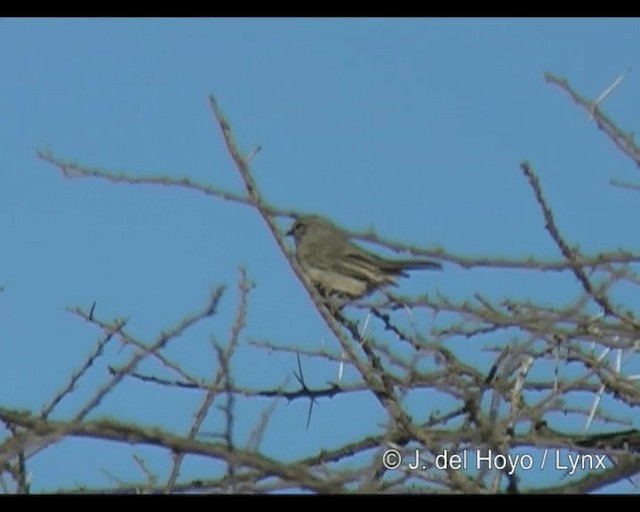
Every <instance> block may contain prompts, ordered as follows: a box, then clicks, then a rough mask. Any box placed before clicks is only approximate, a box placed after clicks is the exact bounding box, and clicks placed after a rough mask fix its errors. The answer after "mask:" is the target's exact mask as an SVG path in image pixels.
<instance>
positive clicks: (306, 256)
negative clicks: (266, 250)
mask: <svg viewBox="0 0 640 512" xmlns="http://www.w3.org/2000/svg"><path fill="white" fill-rule="evenodd" d="M286 235H287V236H292V237H293V239H294V241H295V245H296V251H295V258H296V261H297V262H298V264H299V265H300V268H301V269H302V271H303V272H304V273H305V274H306V275H307V277H308V278H309V279H310V281H311V282H312V283H313V284H314V286H315V287H316V288H317V289H318V291H319V292H320V293H321V294H323V295H325V296H338V297H341V298H346V299H349V300H354V299H358V298H361V297H363V296H366V295H368V294H370V293H372V292H374V291H375V290H377V289H379V288H382V287H384V286H387V285H392V286H397V282H396V279H397V278H398V277H408V274H407V272H406V271H407V270H418V269H428V270H440V269H441V268H442V265H441V264H440V263H438V262H437V261H433V260H430V259H387V258H384V257H382V256H379V255H377V254H374V253H372V252H369V251H367V250H366V249H364V248H362V247H360V246H358V245H356V244H355V243H353V242H352V241H351V240H350V238H351V236H350V235H349V234H348V233H347V232H345V231H344V230H343V229H341V228H340V227H338V226H337V225H336V224H334V223H333V222H331V221H330V220H328V219H326V218H324V217H321V216H319V215H301V216H298V217H296V219H295V221H294V222H293V224H292V225H291V228H290V229H289V231H287V233H286Z"/></svg>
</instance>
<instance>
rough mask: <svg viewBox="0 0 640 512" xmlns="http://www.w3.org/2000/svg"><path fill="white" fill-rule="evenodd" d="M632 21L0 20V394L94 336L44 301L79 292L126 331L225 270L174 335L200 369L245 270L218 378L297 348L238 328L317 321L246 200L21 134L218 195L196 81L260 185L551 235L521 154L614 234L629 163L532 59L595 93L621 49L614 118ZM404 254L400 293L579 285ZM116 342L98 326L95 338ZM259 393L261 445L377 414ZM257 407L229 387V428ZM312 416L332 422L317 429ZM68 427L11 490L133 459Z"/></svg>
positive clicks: (9, 400)
mask: <svg viewBox="0 0 640 512" xmlns="http://www.w3.org/2000/svg"><path fill="white" fill-rule="evenodd" d="M639 43H640V20H637V19H605V20H599V19H534V20H522V19H455V20H454V19H419V20H406V19H322V20H311V19H286V20H284V19H283V20H279V19H268V20H257V19H248V20H240V19H234V20H224V19H217V20H211V19H180V20H172V19H153V20H151V19H130V20H126V19H125V20H115V19H100V20H83V19H73V20H65V19H54V20H48V19H46V20H45V19H40V20H37V19H35V20H31V19H29V20H27V19H4V20H1V21H0V56H1V58H2V63H3V69H4V73H3V79H2V80H1V81H0V113H1V117H2V122H0V165H1V168H2V170H1V171H0V233H2V238H3V244H2V245H3V250H2V256H1V257H0V261H1V262H2V265H0V285H1V286H3V287H4V291H3V293H2V294H0V320H1V321H0V339H1V340H2V341H1V342H0V389H2V397H3V398H2V404H1V405H3V406H13V407H18V408H33V409H35V410H39V408H40V407H41V406H42V405H43V404H44V403H46V401H47V400H48V399H49V398H50V397H51V396H52V394H53V393H54V392H55V391H56V390H58V389H60V388H61V387H62V385H63V383H64V382H65V381H66V378H67V376H68V374H69V373H70V372H71V371H72V370H73V369H75V368H77V367H78V366H79V364H80V363H81V361H82V360H83V358H84V357H85V355H86V354H87V353H88V352H89V351H90V350H91V348H92V347H93V344H94V342H95V340H96V339H98V337H99V333H98V332H97V331H96V330H95V329H94V328H93V327H91V326H89V325H86V324H84V323H83V322H82V321H81V320H79V319H78V318H76V317H73V316H72V315H71V314H69V313H68V312H66V311H65V309H66V308H67V307H69V306H75V305H78V306H83V307H89V306H90V305H91V303H92V302H93V301H96V303H97V306H96V315H99V316H100V317H101V318H104V319H112V318H115V317H123V316H126V317H129V319H130V323H129V328H130V329H131V331H132V332H133V333H134V334H136V335H138V336H140V337H141V338H143V339H147V340H148V339H152V338H153V337H154V336H155V335H156V334H157V333H158V332H160V331H161V330H162V329H164V328H165V327H168V326H170V325H172V324H173V323H175V322H178V321H179V320H180V319H181V318H182V317H183V316H185V315H186V314H188V313H189V312H192V311H194V310H196V309H197V308H199V307H202V305H203V304H204V303H205V301H206V298H207V295H208V293H209V290H210V289H211V288H213V287H214V286H215V285H217V284H226V285H227V286H228V294H227V295H225V297H224V299H223V302H222V304H221V312H220V316H219V317H216V318H214V319H212V320H209V321H208V322H207V323H206V324H205V325H203V326H201V327H200V328H198V329H195V330H194V331H193V332H189V334H188V335H187V336H185V337H184V339H183V340H181V341H180V342H179V343H178V344H176V346H174V347H172V353H173V354H175V356H176V358H180V360H181V361H182V362H183V363H184V364H185V365H187V366H188V367H189V368H193V370H194V371H199V372H202V373H203V374H204V375H208V373H207V372H210V371H211V369H212V368H213V367H214V361H213V353H212V352H211V351H210V350H209V351H207V345H208V344H209V342H210V341H211V340H212V339H216V340H220V341H225V340H226V339H227V337H228V330H229V325H230V323H231V321H232V318H233V315H234V313H235V307H236V305H237V300H238V293H237V285H236V283H237V281H238V267H239V266H240V265H244V266H246V268H247V271H248V275H249V276H250V278H251V279H252V280H253V281H254V282H255V283H256V289H255V290H253V291H252V293H251V295H250V305H249V316H248V319H249V321H248V326H247V330H246V332H245V333H244V336H243V340H245V344H244V345H243V347H242V349H241V351H240V354H239V356H238V357H239V360H240V364H239V366H238V375H235V377H236V378H237V379H238V380H239V382H241V383H244V384H246V385H249V386H255V387H257V386H260V385H265V384H273V383H281V382H283V380H284V379H285V378H286V377H287V376H289V377H291V371H292V370H293V369H295V359H293V358H292V357H289V358H286V357H281V356H277V355H268V354H265V353H261V352H258V351H256V350H255V349H252V348H251V347H249V346H248V343H247V340H271V341H272V342H274V343H279V344H287V345H291V346H296V345H299V346H304V347H307V348H314V347H315V348H317V347H319V346H320V344H321V343H323V342H324V343H327V344H331V343H334V342H333V340H332V338H331V334H330V332H329V331H328V330H327V328H326V327H325V326H324V325H323V323H322V322H321V319H320V318H319V317H318V315H317V314H316V313H315V312H314V311H313V309H312V308H311V305H310V302H309V299H308V297H307V295H306V293H305V291H304V289H303V288H302V286H301V284H300V283H298V282H297V280H296V277H295V276H294V274H293V273H292V272H291V270H290V269H289V267H288V265H287V263H286V261H285V259H284V257H283V256H282V254H280V252H279V250H278V248H277V246H276V244H275V243H274V241H273V240H272V239H271V237H270V234H269V232H268V230H267V229H266V227H265V224H264V222H263V221H262V220H261V218H260V217H259V215H258V214H257V213H256V212H254V211H252V210H251V209H249V208H247V207H246V206H243V205H238V204H235V203H229V202H224V201H221V200H219V199H214V198H213V199H212V198H209V197H204V196H202V195H199V194H196V193H193V192H190V191H185V190H178V189H168V188H160V187H151V186H136V187H133V186H128V185H113V184H109V183H106V182H102V181H96V180H68V179H65V178H63V177H62V176H61V175H60V174H59V173H58V171H57V170H56V169H54V168H53V167H52V166H50V165H48V164H46V163H44V162H43V161H41V160H39V159H38V158H37V157H36V150H37V149H43V148H49V149H51V150H52V151H53V152H54V153H55V154H56V155H58V156H60V157H64V158H68V159H72V160H74V161H76V162H77V163H80V164H84V165H89V166H96V167H100V168H104V169H109V170H113V171H122V172H128V173H130V174H132V175H136V176H143V175H149V174H165V175H168V176H174V177H175V176H188V177H190V178H192V179H194V180H196V181H200V182H204V183H208V184H211V185H215V186H219V187H221V188H224V189H227V190H232V191H237V192H242V191H243V188H242V183H241V181H240V178H239V176H238V174H237V172H236V171H235V169H234V167H233V164H232V162H231V160H230V158H229V156H228V154H227V152H226V149H225V147H224V144H223V141H222V138H221V135H220V133H219V130H218V128H217V126H216V124H215V120H214V119H213V115H212V112H211V110H210V109H209V107H208V103H207V95H208V94H209V93H212V94H214V95H215V96H216V98H217V100H218V102H219V104H220V106H221V108H222V109H223V111H224V112H225V114H226V115H227V117H228V119H229V120H230V121H231V123H232V126H233V129H234V133H235V135H236V138H237V140H238V142H239V144H240V146H241V148H243V149H244V150H245V151H249V150H251V149H252V148H253V147H255V146H256V145H258V144H260V145H261V146H262V151H261V152H260V153H259V154H258V155H257V156H256V157H255V158H254V160H253V162H252V164H253V167H252V168H253V172H254V175H255V178H256V181H257V182H258V184H259V186H260V187H261V190H262V191H263V193H264V196H265V197H266V198H267V199H268V200H269V201H270V202H271V203H272V204H274V205H277V206H280V207H283V208H293V209H297V210H300V211H304V212H318V213H323V214H324V215H327V216H329V217H331V218H333V219H334V220H336V221H337V222H339V223H341V224H343V225H344V226H346V227H349V228H352V229H366V228H370V227H373V228H375V229H376V230H377V231H378V232H379V233H380V234H382V235H384V236H386V237H389V238H391V239H394V240H399V241H404V242H410V243H414V244H418V245H422V246H425V247H443V248H445V249H447V250H449V251H452V252H455V253H460V254H465V255H468V256H481V255H485V256H511V257H524V256H527V255H532V256H536V257H542V258H557V257H558V256H559V255H558V251H557V249H556V248H555V246H554V244H553V243H552V241H551V240H550V239H549V236H548V234H547V233H546V232H545V231H544V222H543V220H542V218H541V215H540V212H539V210H538V208H537V205H536V204H535V201H534V199H533V195H532V193H531V190H530V188H529V187H528V185H527V183H526V181H525V179H524V178H523V176H522V174H521V172H520V170H519V163H520V162H521V161H523V160H528V161H529V162H530V163H531V164H532V166H533V168H534V169H535V170H536V172H537V173H538V175H539V177H540V180H541V183H542V186H543V188H544V191H545V193H546V195H547V198H548V200H549V202H550V204H551V205H552V207H553V208H554V212H555V214H556V220H557V222H558V224H559V226H560V228H561V230H562V231H563V233H564V234H565V235H566V237H567V239H568V240H569V241H570V242H571V243H574V244H580V246H581V248H583V249H585V250H588V251H598V250H605V249H615V248H617V247H625V248H627V249H630V250H636V251H637V250H638V245H639V242H638V239H637V237H636V236H634V235H635V233H634V232H633V229H632V228H631V226H633V225H635V221H634V220H633V219H636V218H637V215H638V196H637V195H636V194H634V193H632V192H628V191H623V190H620V189H616V188H612V187H610V186H609V185H608V180H609V179H610V178H613V177H621V178H627V179H634V178H636V174H635V172H636V169H634V167H633V166H632V164H631V163H630V161H629V160H628V159H627V158H626V157H625V156H623V155H621V154H620V153H619V152H618V151H616V149H615V148H614V147H613V144H612V143H611V142H610V141H609V140H608V139H607V138H606V137H605V136H603V134H602V133H600V132H598V130H597V129H596V127H595V125H594V123H593V122H590V121H589V119H588V116H587V115H586V114H585V113H584V112H583V111H582V110H580V109H579V108H577V107H576V106H575V105H573V104H572V103H571V100H570V99H569V98H568V97H567V96H566V95H565V94H564V93H563V92H562V91H560V90H559V89H557V88H555V87H553V86H550V85H548V84H545V83H544V81H543V72H545V71H549V72H552V73H555V74H558V75H561V76H565V77H567V78H568V79H569V80H570V82H571V83H572V85H574V86H575V87H576V88H577V89H578V90H579V91H581V92H582V93H583V94H584V95H586V96H588V97H590V98H596V97H597V96H598V95H599V94H600V93H601V92H602V91H603V90H604V89H605V88H606V87H607V86H608V85H609V84H611V83H612V82H613V80H614V79H615V78H616V77H617V76H619V75H620V74H622V73H624V72H626V71H627V70H628V69H629V68H630V67H631V68H632V71H631V72H630V73H629V74H628V75H627V76H626V78H625V80H624V81H623V82H622V83H621V85H620V86H619V87H618V89H616V91H615V92H614V94H612V95H611V96H610V97H608V98H607V99H606V101H605V103H604V104H603V108H604V110H605V111H606V112H607V114H608V115H610V116H611V117H612V118H613V119H614V120H616V121H617V122H618V123H619V125H620V126H621V127H623V128H624V129H626V130H629V131H633V130H634V129H637V125H638V119H640V87H639V86H638V83H639V81H638V77H637V73H638V62H637V59H638V52H637V48H638V45H639ZM418 275H419V276H420V277H418V278H417V280H416V279H415V278H414V279H412V280H411V282H410V283H407V284H406V286H407V288H405V290H407V291H415V292H419V291H423V290H424V287H425V286H428V287H429V289H437V290H441V291H443V292H444V293H447V294H449V295H450V296H452V297H456V298H461V297H466V296H469V295H470V294H471V293H473V292H474V291H477V290H480V291H482V292H483V293H486V294H487V295H489V296H492V297H497V298H500V297H504V296H510V295H517V296H523V294H524V295H525V296H527V297H530V298H532V299H541V300H549V302H550V303H552V304H553V303H555V302H554V301H558V300H562V299H563V298H566V299H569V298H573V297H575V294H576V293H578V289H577V287H576V285H575V283H574V282H573V281H572V278H565V279H559V278H558V277H557V276H550V277H546V276H545V277H544V278H543V279H540V278H539V277H538V276H531V275H515V273H507V272H505V271H491V272H489V271H473V272H469V271H464V270H462V269H458V268H455V267H453V266H450V267H448V268H446V269H445V271H444V272H441V273H438V274H429V275H425V274H416V276H418ZM420 280H421V281H420ZM417 281H420V282H419V283H418V282H417ZM425 283H426V284H425ZM403 291H404V290H403ZM623 298H624V299H628V297H623ZM629 304H630V305H634V304H633V303H631V302H629ZM423 320H424V321H427V319H423ZM195 354H198V355H197V356H196V355H195ZM121 355H122V354H119V353H118V350H117V349H116V348H113V351H112V353H110V354H108V357H107V359H108V358H109V357H111V358H113V359H111V360H117V359H118V357H121ZM242 358H244V359H242ZM244 367H248V368H253V369H254V370H253V371H249V372H242V371H241V369H242V368H244ZM148 369H149V371H153V370H154V367H153V366H152V365H150V366H149V367H148ZM256 369H257V370H256ZM305 371H306V372H308V373H307V375H308V377H309V379H311V380H312V382H313V383H314V384H316V385H318V386H320V385H322V384H324V383H325V382H326V381H327V380H328V379H331V378H335V373H336V369H335V368H334V367H333V366H331V365H325V366H324V367H320V368H318V367H314V363H313V362H312V361H309V360H307V361H306V362H305ZM91 378H92V379H95V380H93V381H92V380H91V379H88V380H87V382H85V383H83V385H82V386H81V387H80V389H79V391H78V396H79V397H80V398H78V401H77V402H75V403H73V400H69V403H68V404H66V403H63V404H62V405H61V407H60V410H59V412H58V414H59V415H60V416H59V417H61V418H63V417H64V415H65V414H73V412H74V411H76V410H77V406H78V404H79V403H82V397H85V398H86V397H87V396H89V394H90V392H91V390H92V389H95V386H96V385H98V383H100V382H103V381H104V379H105V378H106V375H105V373H104V369H103V370H102V373H101V370H100V369H96V372H95V375H94V376H92V377H91ZM314 378H315V380H313V379H314ZM164 393H165V392H164V391H163V390H160V389H158V388H152V387H146V388H145V387H144V386H141V385H140V384H138V383H136V384H135V385H129V384H127V383H125V384H123V385H122V386H121V388H120V389H118V390H117V392H116V393H115V394H114V396H113V397H111V398H110V399H108V400H107V401H106V402H105V403H104V404H103V406H102V407H103V408H102V409H101V412H102V413H103V414H105V415H110V414H112V415H116V414H118V415H119V416H124V417H127V418H130V419H131V420H135V419H140V418H143V419H144V420H143V421H144V422H145V423H146V424H161V425H164V426H167V427H170V428H175V429H185V428H187V427H188V425H189V424H190V421H191V414H192V411H193V410H194V407H196V405H197V404H198V403H199V402H198V397H197V396H196V395H195V394H194V395H193V396H188V395H187V396H185V394H180V395H178V394H176V395H175V396H174V399H175V400H174V401H175V402H176V404H177V405H172V406H171V407H167V400H166V395H165V394H164ZM172 403H173V402H172ZM263 405H264V406H265V407H266V406H267V403H266V402H265V403H264V404H263ZM280 407H281V410H280V409H279V413H278V414H277V415H276V416H275V418H274V422H275V423H274V430H273V431H272V432H270V433H269V435H268V438H267V439H266V440H265V450H266V451H267V452H269V453H271V454H272V455H274V456H281V457H284V458H287V457H290V458H295V457H297V456H300V455H301V454H307V453H315V451H314V450H315V449H317V447H318V446H327V447H329V446H335V445H337V444H338V443H340V442H343V441H345V440H347V439H351V438H352V436H354V435H357V434H358V433H360V432H362V431H363V429H364V430H366V429H367V428H370V429H373V430H375V422H376V421H379V420H381V418H376V417H375V416H374V417H372V420H371V423H370V424H369V425H368V426H363V425H362V424H360V423H358V422H357V421H353V420H354V419H356V418H359V417H367V416H366V415H371V414H373V415H375V414H376V412H374V411H377V409H376V408H375V407H374V406H373V404H372V403H371V402H370V401H367V400H363V401H360V402H359V401H357V400H354V401H352V402H350V403H349V404H347V405H345V404H344V403H342V404H341V403H340V400H336V401H334V402H331V401H328V400H325V401H323V402H322V403H321V404H320V406H319V407H318V408H317V409H316V410H315V414H314V421H313V422H312V425H311V427H310V429H309V431H305V429H304V423H305V421H306V410H307V404H305V403H303V402H294V403H292V404H290V405H288V406H287V405H286V404H281V405H280ZM259 414H260V411H259V410H255V409H252V408H251V407H249V406H248V407H247V412H246V414H245V415H243V416H242V421H240V422H239V429H240V431H243V432H245V435H248V432H250V429H251V427H252V425H253V424H254V423H255V420H256V418H257V417H258V416H259ZM350 415H351V416H350ZM336 418H342V424H343V425H344V428H340V429H336V428H332V421H335V419H336ZM635 419H636V420H637V418H635ZM635 424H637V421H636V422H635ZM215 426H216V420H215V418H212V419H211V429H212V430H213V429H215ZM285 440H286V443H285V442H284V441H285ZM88 444H89V443H87V442H86V441H70V442H66V443H63V444H61V445H60V446H58V447H55V448H54V449H51V450H50V452H48V453H46V454H44V455H42V456H40V457H36V458H35V459H34V463H33V468H32V472H33V478H34V488H35V489H47V488H56V487H57V486H64V485H70V484H69V482H72V481H79V480H82V478H84V480H82V482H83V483H85V484H87V485H89V484H91V485H98V484H100V483H102V484H104V483H105V476H104V474H103V473H102V472H101V471H100V469H97V468H103V469H105V468H106V469H107V470H108V471H112V472H113V473H115V474H125V475H136V474H138V473H136V468H135V465H134V464H133V463H132V462H131V460H130V459H127V457H126V455H125V456H119V455H118V456H116V455H117V454H119V453H125V452H126V451H127V450H129V448H128V447H116V448H111V449H110V450H108V451H104V453H103V452H102V451H96V453H97V454H96V457H97V458H98V459H99V462H95V461H93V460H87V458H86V457H82V454H83V453H86V449H87V445H88ZM91 446H94V445H91ZM136 452H137V453H142V454H145V455H148V456H149V457H150V458H151V459H153V460H155V464H157V466H156V468H157V469H158V471H162V470H163V469H166V466H167V465H168V462H167V457H166V456H164V455H162V454H159V453H155V452H154V453H150V452H153V451H152V450H151V451H148V450H147V451H145V449H140V450H138V449H137V448H136ZM98 454H99V455H98ZM154 458H155V459H154ZM70 460H71V461H73V463H72V464H69V461H70ZM163 464H164V465H163ZM78 475H81V476H82V478H80V477H79V476H78Z"/></svg>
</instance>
